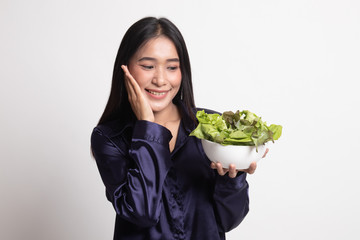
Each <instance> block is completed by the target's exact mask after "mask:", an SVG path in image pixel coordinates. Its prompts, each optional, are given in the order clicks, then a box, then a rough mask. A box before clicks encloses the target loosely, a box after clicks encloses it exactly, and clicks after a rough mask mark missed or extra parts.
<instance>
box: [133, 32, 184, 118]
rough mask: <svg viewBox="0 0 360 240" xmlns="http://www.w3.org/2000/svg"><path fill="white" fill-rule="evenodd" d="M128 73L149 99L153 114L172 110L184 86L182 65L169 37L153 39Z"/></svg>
mask: <svg viewBox="0 0 360 240" xmlns="http://www.w3.org/2000/svg"><path fill="white" fill-rule="evenodd" d="M129 71H130V73H131V75H132V76H133V77H134V78H135V80H136V82H137V83H138V84H139V86H140V88H141V90H142V92H143V94H144V96H145V97H146V98H147V99H148V102H149V103H150V106H151V108H152V110H153V112H154V113H156V112H160V111H163V110H165V109H167V108H168V107H171V105H172V100H173V98H174V97H175V96H176V94H177V92H178V91H179V89H180V85H181V71H180V61H179V56H178V54H177V51H176V48H175V45H174V43H173V42H172V41H171V40H170V39H169V38H167V37H164V36H160V37H157V38H153V39H150V40H149V41H148V42H147V43H146V44H145V45H144V46H142V47H141V48H139V49H138V50H137V52H136V53H135V54H134V56H133V57H132V58H131V59H130V62H129Z"/></svg>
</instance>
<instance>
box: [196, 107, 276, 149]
mask: <svg viewBox="0 0 360 240" xmlns="http://www.w3.org/2000/svg"><path fill="white" fill-rule="evenodd" d="M196 118H197V119H198V121H199V124H198V126H197V127H196V129H195V130H194V131H192V132H191V133H190V136H195V137H197V138H200V139H206V140H209V141H212V142H216V143H220V144H222V145H245V146H256V149H257V147H258V146H259V145H262V144H265V143H266V142H268V141H272V142H274V140H278V139H279V138H280V136H281V132H282V126H281V125H275V124H271V125H270V126H268V125H267V124H266V122H263V121H262V120H261V117H258V116H256V115H255V114H254V113H252V112H250V111H248V110H244V111H241V112H240V111H236V113H233V112H231V111H227V112H224V113H223V114H222V115H219V114H217V113H211V114H208V113H205V111H204V110H201V111H198V112H197V113H196Z"/></svg>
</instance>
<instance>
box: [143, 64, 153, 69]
mask: <svg viewBox="0 0 360 240" xmlns="http://www.w3.org/2000/svg"><path fill="white" fill-rule="evenodd" d="M141 67H143V68H145V69H148V70H150V69H153V68H154V66H151V65H141Z"/></svg>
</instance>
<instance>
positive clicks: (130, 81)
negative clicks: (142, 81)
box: [121, 65, 138, 98]
mask: <svg viewBox="0 0 360 240" xmlns="http://www.w3.org/2000/svg"><path fill="white" fill-rule="evenodd" d="M121 68H122V69H123V70H124V74H125V87H126V90H127V92H128V95H129V97H131V98H133V97H136V95H137V94H136V90H137V89H136V87H137V86H138V84H137V82H136V81H135V79H134V78H133V76H132V75H131V74H130V72H129V69H128V67H127V66H125V65H122V66H121Z"/></svg>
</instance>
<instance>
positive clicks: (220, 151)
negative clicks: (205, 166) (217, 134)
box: [201, 139, 267, 169]
mask: <svg viewBox="0 0 360 240" xmlns="http://www.w3.org/2000/svg"><path fill="white" fill-rule="evenodd" d="M201 143H202V146H203V148H204V151H205V154H206V156H207V157H208V158H209V159H210V160H211V161H212V162H220V163H221V165H222V166H223V168H228V167H229V165H230V164H234V165H235V167H236V169H247V168H249V166H250V164H251V163H252V162H258V161H259V160H260V159H261V158H262V157H263V156H264V154H265V151H266V148H267V146H265V145H260V146H258V152H256V148H255V146H235V145H226V146H224V145H221V144H219V143H215V142H211V141H208V140H205V139H201Z"/></svg>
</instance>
